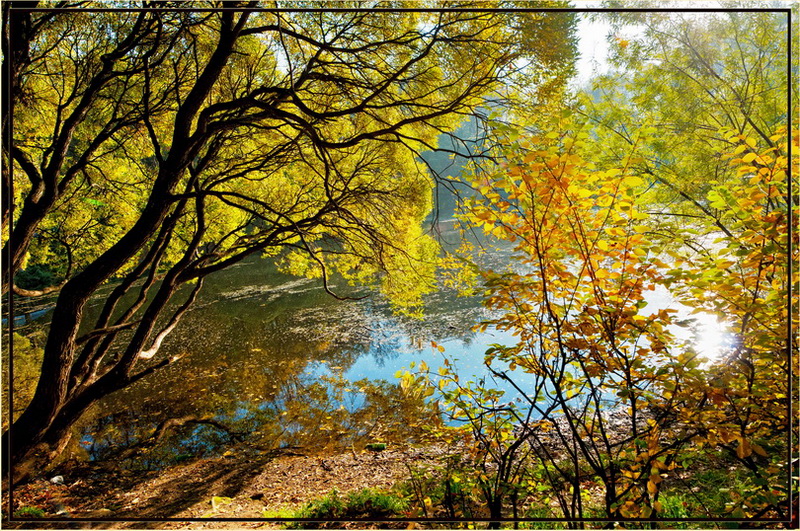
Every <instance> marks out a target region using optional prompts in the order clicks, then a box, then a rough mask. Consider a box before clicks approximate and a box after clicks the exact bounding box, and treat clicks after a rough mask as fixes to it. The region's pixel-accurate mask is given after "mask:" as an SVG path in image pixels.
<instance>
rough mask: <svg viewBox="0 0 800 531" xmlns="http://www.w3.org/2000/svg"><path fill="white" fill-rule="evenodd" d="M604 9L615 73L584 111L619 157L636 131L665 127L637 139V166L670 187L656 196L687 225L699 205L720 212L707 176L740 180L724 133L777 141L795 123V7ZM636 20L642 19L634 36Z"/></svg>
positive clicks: (595, 86)
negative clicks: (791, 37)
mask: <svg viewBox="0 0 800 531" xmlns="http://www.w3.org/2000/svg"><path fill="white" fill-rule="evenodd" d="M615 5H617V4H615ZM618 7H619V6H618ZM605 16H607V17H608V18H610V20H611V22H612V24H613V27H614V31H615V35H613V36H609V40H610V43H611V46H610V54H611V57H610V58H609V59H610V62H611V65H612V68H613V71H612V72H610V73H609V74H606V75H601V76H598V77H597V78H595V79H593V80H592V81H591V92H590V93H589V94H588V95H587V96H585V97H582V98H581V100H582V101H581V103H580V104H579V106H578V107H577V112H578V113H579V114H581V115H583V116H585V117H586V118H587V119H588V120H589V121H590V122H591V123H593V124H596V125H597V128H596V129H595V132H594V134H597V135H598V136H599V137H600V138H602V140H603V141H602V143H603V145H604V152H605V153H607V154H608V157H609V158H608V161H609V162H610V163H612V164H613V162H611V161H613V160H615V159H616V160H618V159H619V158H620V157H621V156H622V155H623V154H624V153H626V152H627V151H629V150H630V147H631V145H632V141H633V138H634V137H635V136H636V132H637V131H640V130H642V129H643V128H652V131H658V134H652V133H651V134H650V135H648V139H647V141H646V142H647V143H646V144H645V145H640V146H638V152H639V154H640V155H641V156H642V157H643V160H642V161H641V162H639V163H638V164H637V168H638V169H639V170H640V171H642V172H645V173H648V174H650V175H652V176H653V177H654V178H655V179H657V180H658V182H659V183H660V184H661V186H658V187H655V188H654V189H653V194H654V195H655V197H654V201H655V202H658V203H660V204H661V205H663V206H664V208H663V209H662V211H663V212H664V213H666V215H667V216H670V217H674V218H675V219H676V225H678V226H680V224H681V223H682V222H683V221H684V219H685V218H684V216H682V214H686V213H688V214H692V215H694V214H698V212H697V211H698V209H699V210H701V212H699V214H700V215H717V214H718V212H716V211H715V210H714V209H710V210H709V211H708V212H707V213H703V212H702V206H703V199H704V197H705V194H706V193H707V192H708V182H709V181H710V180H712V179H714V180H718V181H720V182H724V181H725V180H727V179H734V178H735V177H736V174H735V171H733V169H732V168H731V167H730V166H729V165H728V164H727V161H725V160H723V159H721V158H720V157H719V153H723V152H727V151H728V150H729V149H732V145H733V144H732V143H731V142H730V141H729V140H727V136H728V135H723V134H720V131H721V130H723V129H726V130H730V131H735V132H736V134H741V135H745V136H747V137H751V138H755V139H758V140H759V141H760V142H763V143H765V144H766V145H771V142H772V141H771V140H769V137H770V136H771V135H772V134H773V132H774V131H775V130H776V128H777V127H778V126H779V125H780V124H785V123H786V120H787V111H788V105H789V101H788V97H789V95H788V93H787V90H786V87H787V86H788V83H789V80H788V79H787V64H788V48H789V42H788V19H787V13H785V12H778V11H773V12H769V11H765V12H759V13H752V12H748V13H742V12H736V11H729V12H726V13H702V14H688V13H686V14H676V13H658V12H645V13H615V14H608V15H605ZM629 25H636V28H637V29H636V30H635V32H634V34H633V35H630V32H627V31H626V30H627V28H628V26H629ZM620 80H623V81H622V82H620Z"/></svg>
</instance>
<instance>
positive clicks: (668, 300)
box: [642, 286, 733, 362]
mask: <svg viewBox="0 0 800 531" xmlns="http://www.w3.org/2000/svg"><path fill="white" fill-rule="evenodd" d="M645 300H646V301H647V303H648V304H647V306H646V307H645V308H644V310H642V311H643V312H644V313H652V312H655V311H657V310H660V309H666V308H672V309H674V310H677V311H678V313H677V314H676V319H677V320H685V321H692V322H688V323H686V324H687V326H675V327H673V329H672V332H673V333H674V334H675V336H676V338H677V339H679V340H688V341H691V344H692V346H693V347H694V349H695V351H696V352H697V354H698V355H699V356H701V357H703V358H706V360H708V362H713V361H716V360H718V359H719V358H720V357H721V356H722V355H723V354H724V353H725V351H726V350H727V349H729V348H730V347H731V346H732V340H733V335H732V334H730V332H729V331H728V330H727V327H726V326H725V324H724V323H720V322H719V319H718V318H717V316H716V315H713V314H711V313H707V312H698V313H695V314H692V309H691V308H689V307H688V306H684V305H683V304H681V303H680V302H678V301H676V300H675V298H674V297H673V296H672V294H671V293H670V292H669V291H668V290H667V289H666V288H664V287H663V286H657V287H656V289H655V291H652V292H649V293H648V294H647V295H646V296H645Z"/></svg>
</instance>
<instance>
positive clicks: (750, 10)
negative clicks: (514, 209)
mask: <svg viewBox="0 0 800 531" xmlns="http://www.w3.org/2000/svg"><path fill="white" fill-rule="evenodd" d="M10 9H11V10H12V11H28V12H40V13H51V12H54V13H58V12H70V11H79V12H85V13H91V12H97V13H109V12H113V13H137V12H140V11H155V12H191V13H218V12H221V11H229V12H245V11H247V12H268V13H770V12H781V11H791V8H767V7H764V8H761V7H749V8H741V9H737V8H661V9H659V8H608V9H604V8H600V7H583V8H581V7H576V8H544V7H542V8H534V7H531V8H528V7H518V8H508V9H503V8H475V9H472V8H414V7H407V8H335V7H329V8H324V7H319V8H313V7H308V8H290V7H279V8H267V7H253V8H242V7H220V8H196V9H194V8H164V7H116V8H115V7H87V8H69V7H61V8H57V7H21V6H10Z"/></svg>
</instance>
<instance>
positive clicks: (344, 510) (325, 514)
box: [264, 489, 408, 529]
mask: <svg viewBox="0 0 800 531" xmlns="http://www.w3.org/2000/svg"><path fill="white" fill-rule="evenodd" d="M406 509H408V502H406V500H404V499H403V498H401V497H400V496H397V495H396V494H392V493H390V492H386V491H381V490H377V489H362V490H359V491H355V492H351V493H348V494H347V495H342V494H340V493H339V492H338V491H337V490H336V489H333V490H332V491H331V493H330V494H328V495H326V496H323V497H322V498H319V499H316V500H313V501H311V502H309V503H308V504H306V505H305V506H304V507H303V508H301V509H300V510H298V511H295V512H294V513H289V512H287V511H274V512H273V511H266V512H265V513H264V518H287V519H288V518H304V519H309V520H322V522H287V523H285V524H284V528H285V529H319V528H324V527H328V526H332V527H336V528H338V527H340V526H339V525H337V523H336V522H330V523H326V522H324V521H325V520H337V519H350V518H352V519H370V518H375V519H390V518H403V517H405V516H406V514H405V511H406ZM268 513H269V514H268Z"/></svg>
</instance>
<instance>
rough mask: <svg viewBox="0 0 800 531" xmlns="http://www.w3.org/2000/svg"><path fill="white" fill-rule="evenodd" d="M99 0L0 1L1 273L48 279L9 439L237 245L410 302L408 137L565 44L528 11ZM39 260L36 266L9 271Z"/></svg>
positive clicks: (554, 73) (412, 206) (419, 195)
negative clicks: (4, 89)
mask: <svg viewBox="0 0 800 531" xmlns="http://www.w3.org/2000/svg"><path fill="white" fill-rule="evenodd" d="M51 6H52V7H55V8H58V10H41V9H38V8H42V7H51ZM331 6H333V7H335V8H336V9H333V10H332V9H327V10H326V9H323V8H329V7H331ZM96 7H100V4H95V3H91V2H57V3H55V4H39V3H37V2H9V3H6V4H4V6H3V16H4V28H5V31H4V41H3V45H4V70H3V74H4V76H6V78H5V80H6V81H7V82H8V83H9V84H8V85H6V86H12V87H13V88H14V91H13V98H12V101H11V104H12V107H11V108H7V109H5V111H6V112H5V113H4V122H3V126H4V132H5V133H7V135H6V138H8V139H9V142H7V143H6V145H5V146H4V151H3V156H4V159H3V160H4V164H5V168H6V170H7V171H6V172H5V175H6V176H7V179H6V180H5V181H4V188H3V193H4V201H3V208H4V210H3V221H4V233H3V242H4V253H5V256H7V257H8V260H6V261H4V263H3V267H4V271H3V272H4V278H5V280H6V282H5V284H4V286H5V287H6V288H11V289H13V291H14V293H15V294H17V295H18V296H38V295H43V294H46V293H48V292H57V294H58V295H57V299H56V303H55V307H54V310H53V314H52V321H51V326H50V330H49V335H48V338H47V341H46V345H45V347H44V358H43V363H42V367H41V377H40V379H39V383H38V386H37V389H36V392H35V394H34V395H33V398H32V400H31V402H30V404H29V406H28V407H27V409H26V410H25V412H24V413H23V414H22V415H21V417H20V418H19V419H18V420H17V421H16V422H15V423H14V425H13V429H12V433H13V438H12V440H11V448H12V453H13V455H14V456H16V457H18V458H20V457H23V456H25V455H28V454H29V451H30V450H31V449H32V448H34V447H35V446H36V445H37V444H39V443H46V444H50V445H53V444H56V443H58V442H60V441H61V440H62V439H63V436H64V433H65V431H66V428H67V427H68V426H69V425H70V423H71V422H73V421H74V419H75V418H77V416H79V415H80V413H81V412H82V411H83V410H85V408H86V407H87V406H88V405H89V404H91V403H92V402H93V401H94V400H96V399H97V398H98V397H100V396H103V395H105V394H108V393H110V392H113V391H114V390H116V389H119V388H121V387H123V386H125V385H128V384H130V383H132V382H134V381H136V380H138V379H141V378H143V377H145V376H147V375H149V374H151V373H152V372H153V371H154V370H156V369H157V368H159V367H162V366H164V365H165V364H168V363H169V362H170V360H169V359H161V358H159V356H158V350H159V346H160V344H161V342H162V341H163V339H164V338H165V336H166V335H167V334H169V333H170V331H171V330H172V329H174V327H175V326H176V324H177V322H178V320H179V319H180V318H181V316H182V315H183V314H184V313H185V312H186V311H187V309H188V308H189V307H190V305H191V303H192V301H193V300H194V299H195V297H196V296H197V293H198V291H199V290H200V289H201V286H202V283H203V278H204V277H205V276H207V275H208V274H211V273H213V272H215V271H218V270H220V269H222V268H224V267H227V266H230V265H233V264H235V263H237V262H239V261H241V260H243V259H244V258H246V257H248V256H251V255H253V254H257V253H260V254H263V255H265V256H270V257H273V258H274V259H275V260H277V261H279V262H280V263H282V264H283V267H284V269H285V270H287V271H290V272H293V273H297V274H305V275H310V276H317V277H320V278H321V279H322V282H323V283H324V285H325V287H326V289H329V285H328V279H329V277H330V275H331V274H333V272H334V271H335V272H337V273H338V274H341V275H343V276H344V277H345V278H347V279H349V280H351V281H353V282H359V283H377V284H378V285H380V287H381V288H382V290H383V291H384V293H386V294H387V295H388V296H389V297H390V299H391V300H393V301H395V302H396V303H397V304H398V305H399V306H400V307H406V308H409V307H413V306H414V305H415V304H417V303H418V301H419V297H420V295H421V294H422V293H424V292H425V291H426V290H429V289H430V285H431V282H430V280H431V277H432V271H433V267H434V260H433V258H434V256H435V254H436V246H435V242H434V241H433V239H432V238H431V237H430V236H429V235H428V234H426V233H424V231H423V228H422V222H423V220H424V219H425V217H426V216H427V214H428V212H429V210H430V208H431V201H432V199H431V196H432V194H431V191H432V188H433V186H434V183H433V181H432V179H431V177H430V175H429V173H428V171H427V168H426V167H425V166H424V165H422V164H421V163H420V160H419V159H418V158H416V156H415V155H416V154H418V153H419V152H420V151H422V150H426V149H431V148H435V147H436V138H437V136H438V135H439V134H441V133H442V132H449V131H452V130H453V129H454V128H455V127H456V126H457V125H458V124H459V123H460V122H461V121H463V120H464V119H465V118H467V117H468V116H476V115H477V116H478V117H479V116H480V112H479V108H480V106H481V105H484V104H485V102H487V101H489V100H491V101H493V102H502V101H506V100H509V99H512V98H513V97H515V94H516V93H515V91H514V87H513V86H512V85H510V84H509V83H507V81H508V80H510V79H512V78H514V79H516V80H517V85H516V87H517V88H518V89H520V90H521V89H523V88H525V87H524V85H525V84H526V83H527V84H528V85H529V86H530V83H528V82H527V81H525V79H524V78H522V77H519V76H517V75H516V74H517V71H518V70H519V69H520V68H521V66H520V65H522V64H527V63H530V62H533V63H534V64H542V65H545V66H546V67H547V68H549V71H544V70H543V71H542V75H541V76H540V79H539V80H537V84H538V85H542V86H544V84H545V82H546V81H547V79H548V78H550V77H553V78H556V79H562V80H563V79H564V75H563V72H565V71H568V68H569V64H570V61H569V59H568V58H567V59H565V60H563V61H559V59H558V58H557V57H555V56H554V55H553V54H552V53H550V52H549V51H547V50H545V49H544V48H543V47H542V45H541V44H540V43H541V42H543V41H545V40H546V41H548V42H549V39H550V36H548V34H547V32H546V31H545V29H546V28H547V27H548V25H549V24H550V20H551V19H548V18H543V17H542V16H541V14H537V13H515V12H501V11H470V10H468V9H463V10H462V9H456V10H453V9H449V8H451V7H453V6H451V5H449V4H448V5H447V7H448V9H433V10H429V11H418V10H407V9H406V10H397V9H395V10H392V9H389V10H377V11H375V10H368V9H361V7H362V6H360V5H359V4H358V3H347V4H342V3H336V4H335V5H333V4H331V5H329V4H327V3H324V2H319V3H314V4H303V6H302V7H304V8H312V9H304V10H298V9H294V10H292V9H289V10H279V9H274V8H275V6H274V5H273V4H271V3H260V2H256V1H252V2H235V3H230V2H228V3H225V4H224V5H223V4H222V3H219V2H195V3H192V4H191V6H190V9H185V7H186V6H185V4H183V3H174V4H173V3H163V2H160V3H157V4H156V3H148V2H145V3H144V4H119V5H118V6H117V5H115V6H114V7H115V8H116V7H120V8H122V7H125V8H133V9H127V10H97V9H95V8H96ZM102 7H105V5H102ZM223 7H224V9H221V8H223ZM295 7H296V6H295ZM373 7H386V8H408V7H414V8H416V7H428V8H438V7H441V6H439V4H437V3H435V2H432V3H430V4H426V5H425V6H420V5H418V4H416V3H414V4H413V5H410V4H406V3H404V2H390V3H386V4H378V5H376V6H373ZM458 7H465V8H466V7H469V5H468V4H464V6H458ZM290 8H291V6H290ZM351 8H352V9H351ZM552 20H556V19H552ZM556 23H557V24H558V25H560V26H561V27H563V26H564V17H560V18H559V19H558V21H557V22H553V24H556ZM520 34H522V35H530V38H527V39H523V42H522V44H520V42H519V41H520V39H518V36H519V35H520ZM564 38H565V39H568V37H567V36H565V37H564ZM556 41H558V39H556ZM562 46H565V47H566V48H567V49H568V48H569V46H570V45H569V44H566V45H562ZM515 76H516V77H515ZM501 81H503V82H502V83H501ZM556 84H557V83H556ZM554 86H555V85H554ZM12 171H13V181H12V180H10V177H9V176H10V175H11V174H12ZM36 267H38V268H39V269H44V270H46V272H47V273H48V274H49V275H50V276H51V278H52V279H53V283H52V285H45V286H35V285H28V287H27V288H26V287H25V286H24V285H22V281H24V280H25V271H26V270H27V269H29V268H33V269H35V268H36ZM16 279H19V280H20V283H19V284H18V283H17V282H16ZM109 281H113V289H112V290H111V292H110V294H109V295H108V296H107V297H106V298H105V299H104V300H103V303H102V304H103V305H102V310H101V311H100V313H99V316H97V317H96V319H92V321H91V322H89V321H88V318H87V317H86V314H85V312H84V309H85V307H86V304H87V302H88V301H89V300H90V298H91V297H93V296H94V295H95V294H96V293H97V292H98V289H99V288H100V287H101V286H103V285H104V284H105V283H107V282H109ZM6 447H7V446H6Z"/></svg>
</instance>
